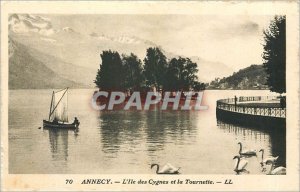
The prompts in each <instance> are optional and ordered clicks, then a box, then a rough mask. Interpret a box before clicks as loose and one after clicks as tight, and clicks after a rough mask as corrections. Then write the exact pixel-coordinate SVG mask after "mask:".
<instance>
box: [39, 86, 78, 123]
mask: <svg viewBox="0 0 300 192" xmlns="http://www.w3.org/2000/svg"><path fill="white" fill-rule="evenodd" d="M67 112H68V88H65V89H62V90H59V91H56V92H54V91H53V92H52V99H51V104H50V111H49V118H48V120H43V126H44V128H63V129H77V128H78V126H79V121H78V119H77V118H76V117H75V120H74V122H73V123H68V113H67Z"/></svg>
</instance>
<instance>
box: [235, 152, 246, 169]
mask: <svg viewBox="0 0 300 192" xmlns="http://www.w3.org/2000/svg"><path fill="white" fill-rule="evenodd" d="M233 159H237V162H236V165H235V168H234V171H235V172H237V173H239V172H245V171H247V170H246V169H245V167H246V166H247V165H248V161H247V160H245V159H242V160H241V157H240V156H238V155H236V156H234V158H233Z"/></svg>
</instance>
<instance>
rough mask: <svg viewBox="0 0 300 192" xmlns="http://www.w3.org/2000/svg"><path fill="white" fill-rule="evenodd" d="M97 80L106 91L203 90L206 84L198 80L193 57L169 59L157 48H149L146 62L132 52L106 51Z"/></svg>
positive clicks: (103, 54)
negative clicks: (127, 53) (128, 53)
mask: <svg viewBox="0 0 300 192" xmlns="http://www.w3.org/2000/svg"><path fill="white" fill-rule="evenodd" d="M100 57H101V61H102V62H101V64H100V68H99V69H98V72H97V75H96V79H95V80H94V83H95V84H96V86H97V87H98V88H99V89H100V90H104V91H123V92H130V93H132V92H134V91H153V90H156V91H159V92H162V93H164V92H165V91H172V92H175V91H182V92H183V91H201V90H204V89H205V84H204V83H201V82H200V81H198V77H197V73H198V67H197V63H194V62H193V61H191V59H190V58H185V57H178V58H171V59H168V58H167V57H166V56H165V54H164V53H163V51H162V50H161V49H160V48H158V47H150V48H148V49H147V51H146V57H145V58H144V60H143V62H142V61H141V60H140V59H139V58H138V57H137V56H136V55H135V54H133V53H131V54H130V55H126V54H122V55H120V54H119V53H118V52H117V51H111V50H107V51H103V52H102V53H101V54H100Z"/></svg>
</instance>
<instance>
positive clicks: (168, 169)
mask: <svg viewBox="0 0 300 192" xmlns="http://www.w3.org/2000/svg"><path fill="white" fill-rule="evenodd" d="M154 166H156V174H179V169H180V167H179V168H176V167H174V166H173V165H171V164H170V163H167V164H166V165H165V166H163V168H162V169H161V170H159V165H158V164H152V165H151V169H152V168H153V167H154Z"/></svg>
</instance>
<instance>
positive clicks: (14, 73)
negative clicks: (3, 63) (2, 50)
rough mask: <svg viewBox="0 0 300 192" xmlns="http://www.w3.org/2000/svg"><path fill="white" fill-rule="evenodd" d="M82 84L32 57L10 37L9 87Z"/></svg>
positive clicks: (57, 86)
mask: <svg viewBox="0 0 300 192" xmlns="http://www.w3.org/2000/svg"><path fill="white" fill-rule="evenodd" d="M82 86H83V85H82V84H79V83H76V82H74V81H71V80H68V79H66V78H64V77H61V76H59V75H58V74H56V73H55V72H54V71H53V70H51V69H50V68H48V67H47V66H46V65H45V64H44V63H43V62H41V61H38V60H37V59H35V58H34V57H32V56H31V55H30V54H29V52H28V50H27V48H26V47H25V46H24V45H22V44H19V43H18V42H16V41H14V40H12V39H11V38H9V89H46V88H64V87H71V88H75V87H82Z"/></svg>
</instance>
